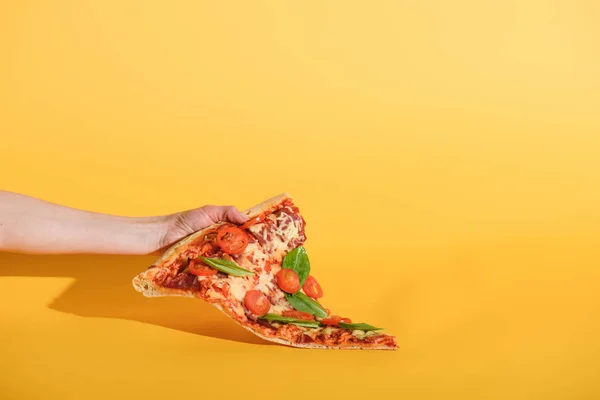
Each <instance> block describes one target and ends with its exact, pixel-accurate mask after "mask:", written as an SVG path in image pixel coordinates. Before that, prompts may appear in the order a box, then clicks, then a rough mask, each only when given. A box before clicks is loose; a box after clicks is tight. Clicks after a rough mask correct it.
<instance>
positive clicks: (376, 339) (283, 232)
mask: <svg viewBox="0 0 600 400" xmlns="http://www.w3.org/2000/svg"><path fill="white" fill-rule="evenodd" d="M244 213H245V214H246V215H247V216H248V217H249V218H250V219H249V220H248V222H246V223H245V224H243V225H241V226H238V225H235V224H232V223H224V222H221V223H218V224H214V225H212V226H210V227H207V228H205V229H202V230H200V231H198V232H196V233H194V234H193V235H191V236H188V237H187V238H185V239H183V240H181V241H180V242H178V243H176V244H175V245H173V246H172V247H171V248H170V249H169V250H167V252H166V253H165V254H164V255H163V256H162V257H161V258H160V259H159V260H157V261H156V262H155V263H154V264H153V265H152V266H151V267H150V268H148V269H147V270H146V271H144V272H142V273H141V274H139V275H137V276H136V277H134V278H133V286H134V287H135V289H136V290H138V291H139V292H142V293H143V294H144V295H145V296H147V297H153V296H188V297H198V298H201V299H203V300H205V301H207V302H209V303H210V304H212V305H213V306H215V307H216V308H218V309H219V310H221V311H223V312H224V313H225V314H227V315H228V316H229V317H231V318H232V319H233V320H234V321H236V322H237V323H238V324H240V325H241V326H242V327H244V328H246V329H248V330H250V331H251V332H253V333H254V334H256V335H257V336H259V337H261V338H263V339H265V340H268V341H271V342H276V343H281V344H285V345H289V346H295V347H307V348H329V349H334V348H339V349H382V350H394V349H396V348H397V346H396V339H395V337H394V336H390V335H387V334H385V333H382V332H381V329H380V328H377V327H374V326H372V325H369V324H365V323H353V322H352V321H351V320H350V319H348V318H341V317H339V316H336V315H332V314H331V312H330V310H328V309H326V308H325V307H324V306H323V305H322V304H321V303H320V302H319V299H320V298H321V297H322V296H323V290H322V289H321V287H320V285H319V283H318V282H317V280H316V279H315V278H314V277H313V276H312V275H310V262H309V259H308V256H307V254H306V250H305V249H304V247H303V244H304V242H305V241H306V235H305V233H304V227H305V225H306V223H305V221H304V219H303V218H302V216H301V215H300V212H299V210H298V208H297V207H296V206H295V205H294V202H293V200H292V199H291V197H290V196H289V195H288V194H287V193H284V194H281V195H279V196H276V197H274V198H272V199H269V200H267V201H265V202H263V203H261V204H259V205H257V206H255V207H252V208H250V209H249V210H246V211H244Z"/></svg>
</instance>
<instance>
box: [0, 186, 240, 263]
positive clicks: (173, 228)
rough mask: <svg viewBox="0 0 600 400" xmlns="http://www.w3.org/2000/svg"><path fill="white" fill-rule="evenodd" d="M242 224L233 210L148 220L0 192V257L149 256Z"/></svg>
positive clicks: (198, 210) (210, 209)
mask: <svg viewBox="0 0 600 400" xmlns="http://www.w3.org/2000/svg"><path fill="white" fill-rule="evenodd" d="M247 220H248V217H246V216H245V215H244V214H242V213H241V212H239V211H238V210H237V208H235V207H233V206H214V205H207V206H203V207H200V208H196V209H192V210H187V211H182V212H178V213H175V214H169V215H160V216H154V217H122V216H117V215H109V214H101V213H95V212H90V211H84V210H78V209H74V208H70V207H65V206H61V205H58V204H53V203H49V202H47V201H44V200H40V199H36V198H33V197H30V196H25V195H22V194H18V193H12V192H6V191H0V251H9V252H16V253H30V254H138V255H143V254H153V253H160V252H162V251H163V250H164V249H166V248H167V247H168V246H169V245H171V244H173V243H175V242H177V241H178V240H180V239H182V238H184V237H186V236H188V235H190V234H191V233H194V232H196V231H198V230H200V229H203V228H205V227H207V226H210V225H212V224H214V223H216V222H220V221H228V222H233V223H236V224H241V223H244V222H246V221H247Z"/></svg>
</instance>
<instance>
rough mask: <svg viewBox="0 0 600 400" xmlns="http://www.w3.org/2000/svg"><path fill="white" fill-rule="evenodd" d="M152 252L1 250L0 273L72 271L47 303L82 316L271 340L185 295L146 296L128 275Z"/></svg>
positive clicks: (145, 263) (65, 274)
mask: <svg viewBox="0 0 600 400" xmlns="http://www.w3.org/2000/svg"><path fill="white" fill-rule="evenodd" d="M155 259H156V257H155V256H100V255H59V256H58V255H57V256H54V255H52V256H48V255H44V256H40V255H23V254H14V253H1V252H0V277H1V276H35V277H73V278H75V279H76V282H75V283H74V284H73V285H72V286H70V287H69V288H68V289H67V290H66V291H64V292H63V293H62V294H60V295H59V296H58V297H57V298H56V299H54V301H53V302H52V303H50V304H49V305H48V308H50V309H52V310H56V311H60V312H66V313H70V314H75V315H78V316H82V317H94V318H117V319H126V320H131V321H138V322H143V323H148V324H153V325H158V326H162V327H165V328H170V329H176V330H179V331H184V332H190V333H194V334H197V335H202V336H208V337H214V338H219V339H225V340H232V341H237V342H244V343H252V344H263V345H264V344H270V343H269V342H267V341H264V340H262V339H260V338H259V337H257V336H255V335H253V334H252V333H251V332H249V331H247V330H246V329H244V328H242V327H241V326H239V325H238V324H236V323H235V322H234V321H233V320H231V319H230V318H229V317H227V316H226V315H223V313H222V312H221V311H219V310H217V309H216V308H214V307H213V306H211V305H210V304H208V303H206V302H204V301H201V300H197V299H191V298H186V297H158V298H147V297H144V296H143V295H142V294H141V293H139V292H137V291H136V290H135V289H134V288H133V286H132V284H131V280H132V278H133V277H134V276H135V275H137V274H138V273H140V272H142V271H144V269H145V268H147V267H148V266H149V265H151V264H152V262H153V261H155Z"/></svg>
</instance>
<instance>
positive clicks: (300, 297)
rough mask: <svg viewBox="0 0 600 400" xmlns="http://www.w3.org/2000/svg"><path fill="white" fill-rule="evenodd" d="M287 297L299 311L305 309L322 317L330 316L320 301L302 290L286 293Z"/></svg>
mask: <svg viewBox="0 0 600 400" xmlns="http://www.w3.org/2000/svg"><path fill="white" fill-rule="evenodd" d="M285 298H286V299H287V301H289V303H290V304H291V305H292V307H294V308H295V309H296V310H298V311H304V312H307V313H310V314H312V315H316V316H317V317H321V318H327V317H328V315H327V312H325V309H324V308H323V307H322V306H321V305H320V304H319V303H317V302H316V301H315V300H313V299H311V298H310V297H308V296H307V295H305V294H304V293H302V292H298V293H296V294H293V295H292V294H286V295H285Z"/></svg>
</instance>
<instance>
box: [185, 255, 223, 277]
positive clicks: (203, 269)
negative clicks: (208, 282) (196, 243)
mask: <svg viewBox="0 0 600 400" xmlns="http://www.w3.org/2000/svg"><path fill="white" fill-rule="evenodd" d="M188 271H190V273H191V274H194V275H198V276H211V275H215V274H216V273H217V272H218V271H217V270H216V269H214V268H211V267H209V266H208V265H206V264H204V263H203V262H202V260H199V259H197V258H195V259H193V260H190V263H189V265H188Z"/></svg>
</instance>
